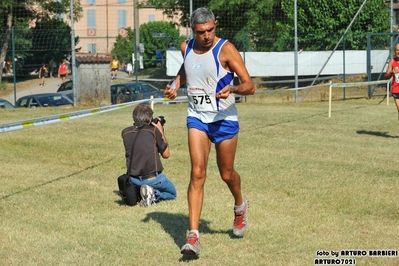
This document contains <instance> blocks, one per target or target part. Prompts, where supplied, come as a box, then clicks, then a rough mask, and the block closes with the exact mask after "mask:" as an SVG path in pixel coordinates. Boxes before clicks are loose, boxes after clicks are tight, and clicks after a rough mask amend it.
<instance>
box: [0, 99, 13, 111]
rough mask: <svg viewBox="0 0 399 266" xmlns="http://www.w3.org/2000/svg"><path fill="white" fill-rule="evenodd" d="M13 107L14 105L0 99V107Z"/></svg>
mask: <svg viewBox="0 0 399 266" xmlns="http://www.w3.org/2000/svg"><path fill="white" fill-rule="evenodd" d="M6 108H15V106H14V105H13V104H12V103H10V102H9V101H7V100H5V99H0V109H6Z"/></svg>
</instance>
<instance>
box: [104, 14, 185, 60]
mask: <svg viewBox="0 0 399 266" xmlns="http://www.w3.org/2000/svg"><path fill="white" fill-rule="evenodd" d="M126 30H127V35H126V37H122V36H121V35H119V36H118V37H117V38H116V41H115V43H114V47H113V48H112V51H111V55H112V56H114V55H116V56H118V58H119V60H120V61H121V62H124V63H126V62H132V53H133V52H134V31H133V30H132V29H131V28H127V29H126ZM139 32H140V43H142V44H143V45H144V53H143V54H141V55H142V56H143V59H144V64H145V67H146V68H148V67H154V66H155V51H156V50H161V51H162V53H163V56H164V57H165V53H166V49H167V48H168V46H169V44H170V43H173V44H174V45H176V46H179V44H180V43H181V42H182V41H184V37H182V36H180V34H179V30H178V29H177V28H176V26H175V25H174V24H173V23H170V22H164V21H154V22H148V23H144V24H142V25H141V26H140V29H139Z"/></svg>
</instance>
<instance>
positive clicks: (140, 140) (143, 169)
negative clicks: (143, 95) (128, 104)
mask: <svg viewBox="0 0 399 266" xmlns="http://www.w3.org/2000/svg"><path fill="white" fill-rule="evenodd" d="M133 122H134V124H133V126H130V127H127V128H125V129H123V130H122V139H123V144H124V146H125V157H126V167H127V172H128V173H129V174H130V180H131V182H132V183H133V184H134V185H135V186H136V187H137V188H140V196H141V201H140V206H143V207H147V206H150V205H152V204H155V203H157V202H159V201H161V200H172V199H175V198H176V195H177V192H176V188H175V186H174V184H173V183H172V182H171V181H170V180H169V179H168V178H167V177H166V176H165V174H164V173H163V172H162V171H163V170H164V168H163V166H162V162H161V158H160V155H161V156H162V158H164V159H167V158H169V156H170V151H169V145H168V143H167V141H166V137H165V133H164V129H163V125H164V124H165V119H164V118H163V117H161V116H160V117H156V118H153V111H152V109H151V108H150V107H149V106H148V105H145V104H140V105H138V106H136V108H134V110H133ZM130 156H132V157H131V158H130ZM130 159H131V160H130ZM129 165H130V169H129Z"/></svg>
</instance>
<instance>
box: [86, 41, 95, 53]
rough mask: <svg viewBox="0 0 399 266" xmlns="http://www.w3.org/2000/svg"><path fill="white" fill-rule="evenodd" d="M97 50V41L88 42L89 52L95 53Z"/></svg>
mask: <svg viewBox="0 0 399 266" xmlns="http://www.w3.org/2000/svg"><path fill="white" fill-rule="evenodd" d="M96 51H97V44H95V43H88V44H87V52H89V53H95V52H96Z"/></svg>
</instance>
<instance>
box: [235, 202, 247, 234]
mask: <svg viewBox="0 0 399 266" xmlns="http://www.w3.org/2000/svg"><path fill="white" fill-rule="evenodd" d="M244 204H245V206H244V209H243V210H240V211H236V210H234V224H233V234H234V235H235V236H237V237H242V236H243V235H244V232H245V230H247V227H248V216H247V214H248V201H247V200H246V199H244Z"/></svg>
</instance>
